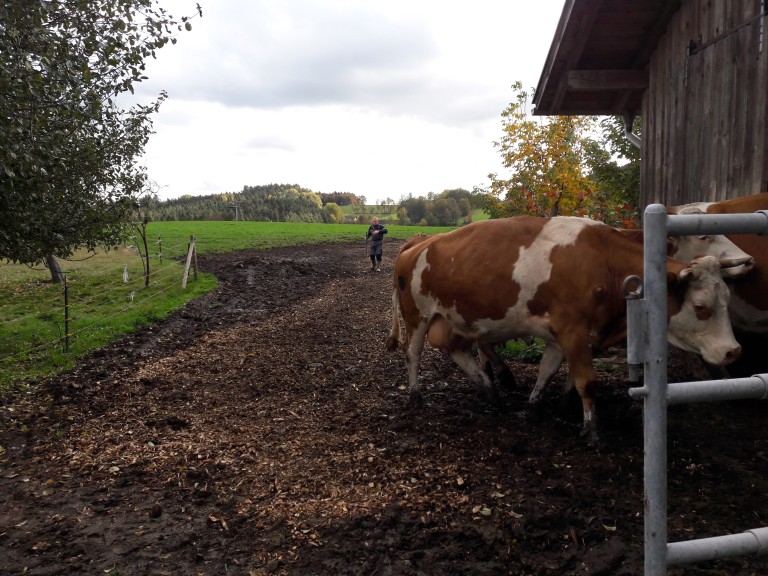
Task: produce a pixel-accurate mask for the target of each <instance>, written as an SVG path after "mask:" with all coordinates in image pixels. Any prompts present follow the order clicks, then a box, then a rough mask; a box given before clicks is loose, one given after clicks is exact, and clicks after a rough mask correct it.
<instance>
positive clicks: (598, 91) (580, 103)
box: [533, 0, 681, 116]
mask: <svg viewBox="0 0 768 576" xmlns="http://www.w3.org/2000/svg"><path fill="white" fill-rule="evenodd" d="M680 1H681V0H565V5H564V6H563V12H562V14H561V16H560V22H559V23H558V26H557V30H556V31H555V36H554V38H553V40H552V45H551V47H550V49H549V54H548V55H547V60H546V62H545V63H544V69H543V70H542V73H541V77H540V79H539V84H538V86H537V87H536V92H535V94H534V98H533V103H534V106H535V111H534V114H536V115H541V116H544V115H547V116H549V115H553V116H567V115H625V114H630V115H634V114H638V113H639V112H640V109H641V107H642V100H643V93H644V92H645V90H646V88H647V87H648V77H649V73H648V64H649V62H650V59H651V55H652V54H653V51H654V50H655V49H656V46H657V44H658V41H659V38H660V37H661V36H662V35H663V34H664V32H665V30H666V28H667V24H668V23H669V21H670V19H671V18H672V16H673V15H674V13H675V12H676V11H677V10H678V9H679V8H680Z"/></svg>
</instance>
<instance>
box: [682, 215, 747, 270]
mask: <svg viewBox="0 0 768 576" xmlns="http://www.w3.org/2000/svg"><path fill="white" fill-rule="evenodd" d="M677 213H678V214H706V212H704V211H703V210H701V209H700V208H699V207H698V206H692V207H686V208H681V209H679V211H678V212H677ZM668 247H669V250H668V254H669V256H671V257H672V258H674V259H675V260H680V261H681V262H690V261H691V260H693V259H694V258H699V257H701V256H714V257H715V258H718V259H719V260H724V259H727V260H744V263H743V264H740V265H738V266H729V267H727V268H723V269H722V270H721V272H722V274H723V277H726V278H737V277H739V276H744V275H745V274H747V273H748V272H750V271H751V270H752V269H753V268H754V267H755V264H754V261H753V258H752V256H750V255H749V254H747V253H746V252H744V251H743V250H742V249H741V248H739V247H738V246H736V244H734V243H733V242H731V241H730V240H728V238H726V237H725V236H723V235H722V234H714V235H710V234H707V235H698V236H671V237H669V238H668Z"/></svg>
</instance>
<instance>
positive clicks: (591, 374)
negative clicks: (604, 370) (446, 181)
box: [566, 340, 600, 447]
mask: <svg viewBox="0 0 768 576" xmlns="http://www.w3.org/2000/svg"><path fill="white" fill-rule="evenodd" d="M585 341H586V340H584V341H582V342H579V343H578V344H576V345H575V347H574V348H573V349H571V350H568V351H566V361H567V362H568V369H569V371H570V375H571V377H572V379H573V384H574V386H575V388H576V391H577V392H578V393H579V396H580V397H581V405H582V408H583V410H584V424H583V427H582V429H581V435H582V436H584V437H586V438H588V440H589V445H590V446H595V447H597V446H599V445H600V439H599V437H598V433H597V413H596V412H595V388H596V387H597V372H595V368H594V366H593V365H592V353H591V350H590V349H589V346H588V345H585V344H584V342H585Z"/></svg>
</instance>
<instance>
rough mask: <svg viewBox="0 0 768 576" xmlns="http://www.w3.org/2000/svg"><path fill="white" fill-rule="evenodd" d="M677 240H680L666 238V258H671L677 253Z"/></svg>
mask: <svg viewBox="0 0 768 576" xmlns="http://www.w3.org/2000/svg"><path fill="white" fill-rule="evenodd" d="M678 240H680V238H679V237H678V236H667V256H672V254H674V253H675V252H677V242H678Z"/></svg>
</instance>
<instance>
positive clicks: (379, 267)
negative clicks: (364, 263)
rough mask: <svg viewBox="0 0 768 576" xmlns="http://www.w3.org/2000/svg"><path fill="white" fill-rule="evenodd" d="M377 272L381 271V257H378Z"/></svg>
mask: <svg viewBox="0 0 768 576" xmlns="http://www.w3.org/2000/svg"><path fill="white" fill-rule="evenodd" d="M376 272H381V260H380V259H379V258H377V259H376Z"/></svg>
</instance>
